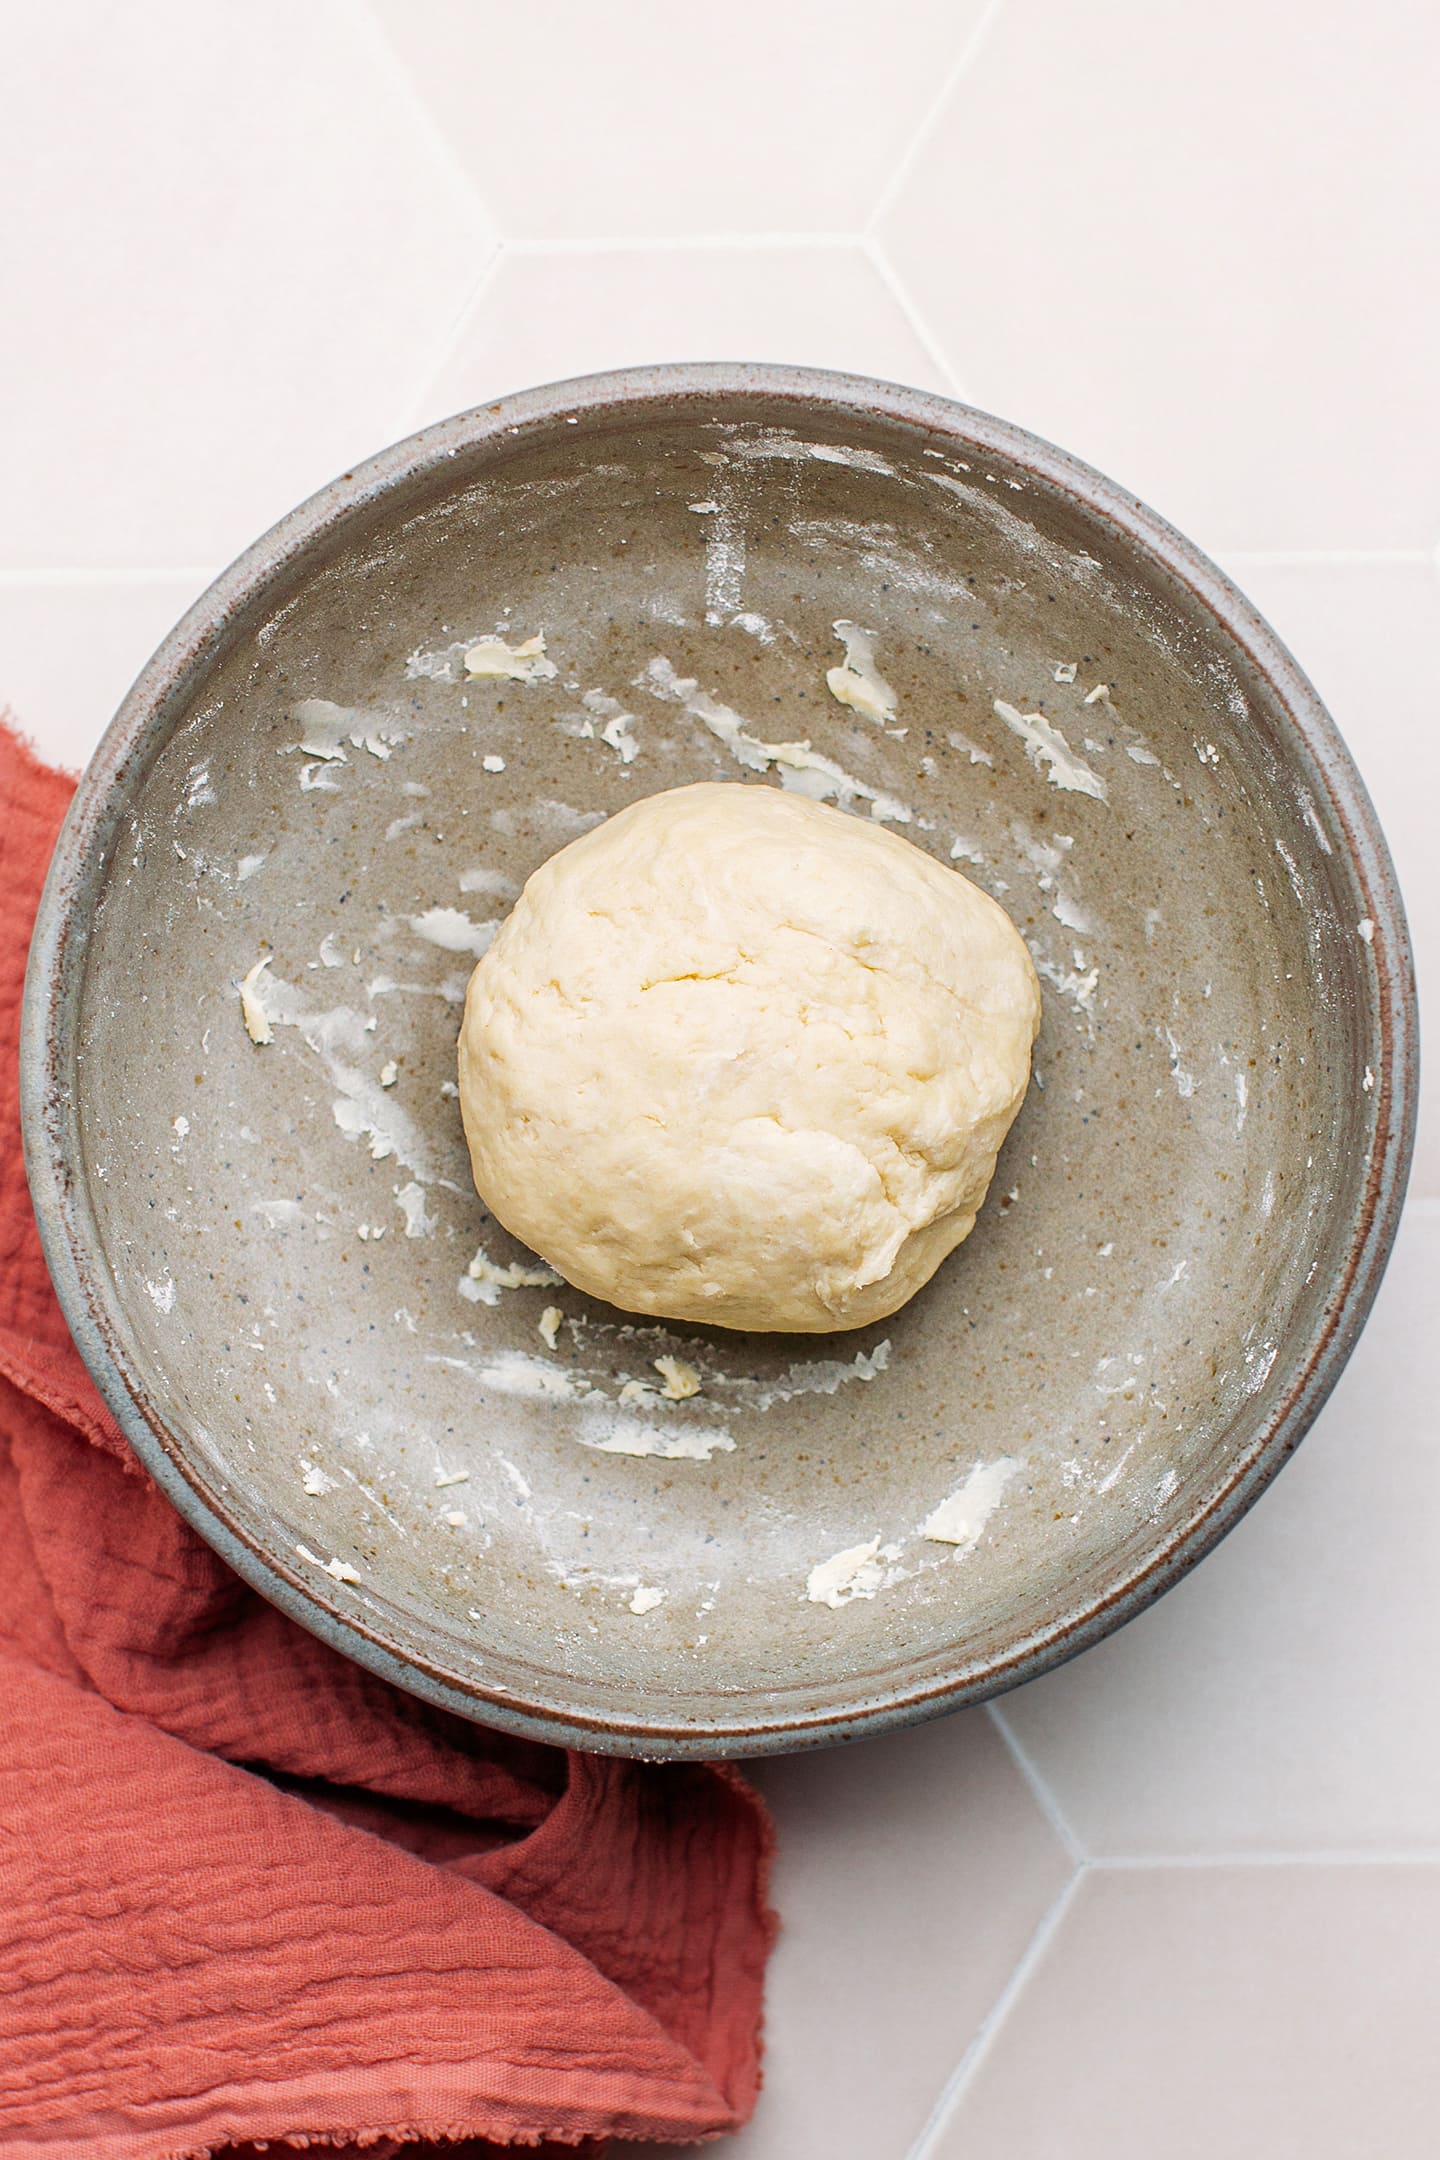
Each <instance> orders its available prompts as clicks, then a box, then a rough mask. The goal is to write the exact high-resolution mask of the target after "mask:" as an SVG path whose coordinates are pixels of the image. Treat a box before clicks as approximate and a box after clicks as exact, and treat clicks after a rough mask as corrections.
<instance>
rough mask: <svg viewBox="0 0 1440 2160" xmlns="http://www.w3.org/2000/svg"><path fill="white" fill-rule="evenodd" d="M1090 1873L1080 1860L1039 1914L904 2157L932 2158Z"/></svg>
mask: <svg viewBox="0 0 1440 2160" xmlns="http://www.w3.org/2000/svg"><path fill="white" fill-rule="evenodd" d="M1089 1872H1090V1866H1089V1862H1088V1861H1085V1860H1082V1861H1081V1862H1080V1865H1079V1866H1078V1867H1077V1868H1076V1870H1075V1872H1074V1874H1073V1875H1072V1876H1071V1877H1070V1879H1069V1881H1068V1882H1067V1883H1066V1884H1065V1886H1064V1888H1063V1889H1062V1890H1061V1891H1060V1893H1059V1895H1058V1896H1057V1897H1056V1898H1055V1899H1054V1900H1053V1901H1052V1903H1051V1905H1050V1908H1049V1910H1048V1911H1047V1912H1046V1913H1045V1914H1044V1915H1043V1917H1042V1918H1041V1921H1040V1924H1039V1926H1038V1927H1037V1928H1036V1930H1035V1932H1034V1934H1033V1935H1032V1936H1031V1937H1030V1940H1029V1942H1028V1943H1027V1944H1026V1945H1025V1948H1024V1950H1023V1951H1022V1952H1021V1955H1020V1960H1019V1963H1018V1964H1017V1965H1016V1967H1015V1970H1014V1971H1013V1972H1012V1973H1011V1975H1010V1978H1009V1979H1008V1980H1007V1981H1006V1983H1005V1985H1004V1987H1003V1988H1002V1989H1001V1990H1000V1993H999V1994H998V1995H997V1996H996V1998H995V2000H994V2002H993V2003H992V2004H991V2005H990V2008H989V2010H988V2011H987V2012H986V2013H985V2016H984V2017H983V2018H982V2019H981V2021H980V2024H979V2027H978V2028H977V2030H976V2033H975V2036H974V2038H973V2039H972V2040H971V2042H970V2045H969V2047H967V2048H966V2050H965V2053H964V2054H963V2055H962V2056H961V2058H960V2060H959V2062H958V2063H957V2064H956V2065H955V2068H954V2069H953V2070H952V2071H951V2073H950V2075H949V2077H948V2078H947V2079H946V2080H945V2083H944V2085H943V2087H942V2088H941V2092H940V2097H939V2099H938V2100H937V2101H936V2102H935V2105H934V2107H933V2108H932V2109H931V2111H930V2118H929V2120H928V2122H927V2123H926V2124H925V2126H924V2128H923V2129H922V2130H921V2132H920V2135H919V2136H918V2137H917V2138H916V2140H915V2142H914V2144H913V2145H912V2146H911V2147H910V2150H909V2152H908V2154H907V2155H906V2160H935V2155H936V2153H937V2151H938V2146H937V2142H936V2141H937V2140H938V2139H939V2138H940V2137H942V2136H943V2134H944V2132H945V2131H946V2129H947V2128H948V2127H949V2125H950V2123H951V2121H952V2119H953V2118H954V2116H955V2114H956V2112H957V2110H958V2109H959V2107H960V2105H961V2103H962V2101H963V2100H964V2098H965V2094H966V2092H967V2090H968V2088H969V2086H970V2084H971V2082H972V2080H973V2079H974V2077H975V2074H976V2072H977V2071H978V2070H979V2069H980V2067H981V2065H982V2064H983V2062H984V2060H985V2057H986V2056H987V2055H988V2054H989V2052H990V2049H991V2047H992V2046H993V2044H994V2042H995V2040H996V2039H997V2038H998V2037H999V2035H1000V2033H1001V2032H1002V2031H1003V2029H1004V2027H1005V2024H1006V2022H1007V2020H1008V2018H1009V2016H1010V2013H1011V2011H1012V2010H1013V2009H1014V2008H1015V2005H1016V2004H1017V2003H1018V2002H1019V2000H1020V1997H1021V1995H1022V1994H1023V1993H1024V1991H1025V1988H1026V1985H1027V1983H1028V1982H1029V1980H1030V1977H1031V1975H1032V1973H1034V1972H1035V1970H1036V1969H1037V1967H1038V1966H1039V1965H1040V1964H1041V1963H1042V1962H1043V1960H1044V1958H1045V1954H1046V1952H1047V1951H1048V1950H1049V1948H1050V1945H1051V1943H1052V1942H1053V1941H1054V1940H1055V1937H1056V1936H1057V1935H1058V1934H1059V1932H1060V1927H1061V1924H1062V1922H1063V1921H1064V1919H1065V1916H1066V1914H1067V1913H1068V1912H1069V1910H1070V1907H1071V1906H1072V1905H1073V1904H1074V1902H1075V1899H1076V1897H1077V1895H1078V1893H1079V1890H1080V1885H1081V1884H1082V1883H1083V1882H1084V1880H1085V1878H1086V1876H1087V1875H1088V1874H1089Z"/></svg>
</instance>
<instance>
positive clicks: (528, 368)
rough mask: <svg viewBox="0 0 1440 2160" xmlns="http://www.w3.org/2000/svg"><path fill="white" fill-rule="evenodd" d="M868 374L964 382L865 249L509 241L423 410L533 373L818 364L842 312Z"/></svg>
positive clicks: (484, 393) (422, 415) (518, 384)
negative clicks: (947, 370)
mask: <svg viewBox="0 0 1440 2160" xmlns="http://www.w3.org/2000/svg"><path fill="white" fill-rule="evenodd" d="M837 316H844V317H845V319H846V323H847V329H846V333H845V350H846V352H847V353H848V355H849V364H850V365H851V366H852V367H854V368H855V369H857V370H859V371H860V372H861V373H864V374H870V375H880V376H884V377H887V378H890V379H892V380H898V381H902V382H911V383H919V384H921V385H922V386H923V387H924V388H926V389H934V390H940V391H943V392H948V391H950V389H951V385H950V383H949V382H948V380H947V379H946V378H945V376H944V375H943V373H942V372H941V370H940V369H939V367H938V366H937V365H936V363H935V362H934V361H933V360H932V359H931V358H930V356H929V355H928V354H927V352H926V350H925V347H924V346H923V345H922V343H921V342H920V339H919V338H918V337H917V336H916V334H915V331H914V328H913V327H912V325H911V323H910V321H909V320H908V318H907V317H906V315H905V313H904V311H903V309H902V308H901V306H900V304H899V303H898V302H897V301H896V300H895V298H894V297H893V296H892V294H891V292H890V290H889V288H888V287H887V286H886V284H885V283H884V281H883V279H882V278H881V276H880V274H879V272H878V271H877V269H876V267H875V265H874V263H873V262H872V261H871V259H870V258H869V256H868V255H867V254H865V253H863V252H862V251H861V250H860V249H859V248H858V247H819V246H813V245H811V246H802V247H725V248H710V247H690V248H675V249H667V250H666V251H665V252H664V253H663V255H657V254H656V253H655V251H654V250H652V249H605V250H603V251H600V252H587V253H581V254H567V255H554V254H548V253H547V254H527V253H524V252H512V251H511V250H509V249H506V250H505V251H503V252H502V254H501V257H500V259H499V261H498V263H497V265H496V267H495V270H494V273H493V275H492V276H491V277H489V278H487V280H486V282H485V285H484V287H483V289H482V291H481V292H480V294H479V296H478V298H477V300H476V301H475V303H474V305H473V306H472V308H471V311H470V313H469V315H468V316H467V319H466V322H465V324H464V326H463V328H462V330H461V333H460V336H459V339H458V341H457V343H456V346H455V349H454V351H453V352H451V353H450V354H449V355H448V357H447V358H446V360H445V362H444V364H443V366H442V367H441V369H440V371H439V374H438V376H437V378H436V379H435V381H433V382H432V383H430V384H429V385H428V386H427V388H426V391H425V395H424V398H423V400H422V402H421V405H420V407H419V410H418V414H417V419H423V420H431V419H439V418H441V417H442V416H443V415H444V414H446V413H451V412H458V411H459V410H460V409H461V408H462V407H463V406H466V405H474V404H478V403H480V402H481V401H482V400H483V399H485V398H490V397H496V396H498V395H500V394H501V393H502V392H503V391H506V390H520V389H524V388H525V387H526V385H528V384H530V383H541V382H552V381H554V380H555V379H556V378H557V377H559V376H562V375H573V374H587V373H590V372H591V371H593V370H595V369H598V368H612V367H633V366H635V365H636V364H637V363H640V362H643V361H647V360H654V359H657V358H663V359H666V360H744V359H750V358H752V357H753V355H754V354H755V353H756V352H759V351H762V350H763V351H765V352H767V353H771V354H774V355H775V356H776V357H779V356H782V355H783V356H784V358H786V359H787V360H791V361H796V362H800V363H802V364H808V365H810V366H815V367H824V366H830V365H832V364H833V363H834V359H835V354H836V335H835V318H836V317H837Z"/></svg>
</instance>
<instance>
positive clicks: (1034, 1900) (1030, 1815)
mask: <svg viewBox="0 0 1440 2160" xmlns="http://www.w3.org/2000/svg"><path fill="white" fill-rule="evenodd" d="M755 1768H756V1782H757V1783H758V1784H759V1785H760V1786H761V1787H762V1789H763V1790H764V1792H765V1794H766V1796H767V1797H768V1799H769V1801H770V1803H771V1805H772V1807H773V1808H774V1810H775V1817H776V1823H777V1826H778V1829H779V1833H780V1848H779V1855H778V1858H777V1861H776V1868H775V1882H774V1896H775V1901H776V1904H777V1905H778V1907H779V1910H780V1912H781V1915H782V1928H783V1931H782V1933H781V1937H780V1941H779V1943H778V1945H777V1947H776V1951H775V1957H774V1963H773V1966H772V1970H771V1979H770V1990H769V2007H768V2010H767V2015H766V2030H767V2041H768V2047H767V2058H768V2067H767V2070H766V2077H765V2089H764V2091H763V2093H762V2094H761V2098H760V2105H759V2107H758V2108H757V2109H756V2112H755V2120H754V2122H753V2123H752V2124H751V2126H750V2128H749V2129H748V2130H745V2131H742V2132H741V2134H740V2135H739V2136H738V2137H736V2138H732V2139H727V2140H726V2141H725V2142H724V2145H723V2147H722V2148H720V2149H722V2150H723V2151H724V2152H725V2153H726V2154H727V2155H729V2154H732V2153H733V2154H734V2156H735V2160H741V2156H742V2155H743V2156H744V2160H808V2156H809V2155H811V2154H814V2155H817V2156H818V2155H821V2154H823V2155H825V2156H826V2160H842V2156H849V2155H852V2154H853V2155H854V2156H855V2160H862V2156H863V2160H905V2155H906V2154H907V2153H908V2152H909V2151H910V2148H911V2145H912V2144H913V2142H914V2140H915V2139H916V2137H917V2136H918V2135H919V2133H920V2132H921V2130H922V2129H923V2127H924V2125H925V2122H926V2118H927V2117H928V2115H929V2114H930V2111H931V2109H932V2107H933V2105H934V2102H935V2098H936V2095H937V2093H938V2092H939V2091H940V2089H941V2087H942V2086H943V2085H944V2083H945V2080H946V2077H947V2076H948V2074H949V2072H950V2070H951V2068H952V2066H953V2065H954V2064H955V2063H956V2062H957V2061H958V2060H959V2058H960V2057H961V2056H962V2055H963V2053H964V2052H965V2050H966V2048H967V2047H968V2046H969V2045H970V2043H971V2041H972V2040H973V2038H974V2036H975V2034H976V2032H977V2030H978V2029H979V2026H980V2023H981V2021H982V2019H983V2018H984V2017H985V2015H986V2013H987V2012H988V2011H989V2009H990V2007H991V2005H992V2003H993V2002H994V2001H995V1999H996V1997H997V1996H998V1995H999V1994H1000V1992H1001V1990H1002V1989H1003V1988H1004V1986H1005V1983H1006V1981H1007V1979H1008V1978H1009V1976H1010V1974H1011V1972H1012V1971H1013V1970H1014V1968H1015V1965H1016V1963H1017V1962H1018V1960H1019V1959H1020V1957H1021V1956H1022V1954H1023V1952H1024V1950H1025V1948H1026V1945H1027V1944H1028V1943H1029V1941H1030V1939H1031V1937H1032V1935H1033V1934H1034V1932H1035V1930H1036V1928H1037V1927H1038V1926H1039V1925H1040V1923H1041V1921H1042V1920H1043V1918H1044V1916H1045V1914H1046V1913H1047V1911H1048V1910H1049V1909H1050V1907H1051V1906H1052V1904H1053V1902H1054V1900H1055V1899H1056V1897H1057V1896H1058V1894H1059V1893H1060V1891H1061V1890H1062V1889H1063V1888H1064V1886H1065V1884H1066V1883H1067V1882H1068V1880H1069V1879H1070V1876H1071V1874H1072V1872H1073V1862H1072V1861H1071V1858H1070V1856H1069V1854H1068V1852H1067V1851H1066V1849H1065V1847H1064V1846H1063V1845H1062V1844H1061V1842H1060V1840H1059V1838H1058V1837H1057V1836H1056V1834H1055V1832H1054V1831H1053V1830H1052V1829H1051V1827H1050V1825H1049V1823H1048V1822H1047V1821H1046V1820H1045V1818H1044V1816H1043V1815H1042V1814H1041V1812H1040V1810H1039V1808H1038V1807H1037V1806H1036V1804H1035V1801H1034V1799H1033V1798H1032V1796H1031V1794H1030V1792H1029V1790H1028V1788H1027V1787H1026V1785H1025V1783H1024V1782H1023V1780H1022V1779H1021V1777H1020V1775H1019V1774H1018V1772H1017V1771H1016V1769H1015V1767H1014V1765H1013V1763H1012V1762H1011V1760H1010V1758H1009V1755H1008V1753H1007V1751H1006V1748H1005V1745H1004V1743H1003V1741H1002V1740H1001V1738H1000V1735H999V1733H998V1732H997V1730H996V1728H995V1726H994V1724H993V1723H992V1722H991V1720H990V1718H989V1717H988V1715H987V1714H986V1712H985V1711H983V1710H974V1711H967V1712H965V1713H963V1714H962V1715H961V1716H959V1717H954V1718H946V1719H942V1720H941V1721H940V1722H939V1723H937V1724H934V1725H926V1726H921V1727H920V1728H919V1729H918V1730H916V1731H913V1732H908V1733H901V1734H897V1735H896V1736H895V1737H894V1738H891V1739H886V1740H878V1741H869V1742H866V1743H865V1744H864V1745H862V1746H859V1747H853V1748H846V1749H842V1750H841V1751H839V1752H838V1753H837V1752H828V1753H826V1754H823V1755H804V1756H796V1757H794V1758H792V1759H790V1760H789V1761H781V1762H774V1763H767V1764H763V1765H757V1766H755ZM651 2149H652V2150H656V2151H658V2150H660V2149H661V2148H651Z"/></svg>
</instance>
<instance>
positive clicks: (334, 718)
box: [290, 697, 358, 765]
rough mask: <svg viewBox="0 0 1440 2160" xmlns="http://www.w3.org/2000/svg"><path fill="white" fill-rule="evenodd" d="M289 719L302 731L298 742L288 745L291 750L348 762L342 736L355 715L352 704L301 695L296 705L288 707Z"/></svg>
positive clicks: (329, 759)
mask: <svg viewBox="0 0 1440 2160" xmlns="http://www.w3.org/2000/svg"><path fill="white" fill-rule="evenodd" d="M290 718H291V719H292V720H293V721H294V722H295V724H296V726H297V727H298V728H299V729H300V731H301V733H300V740H299V742H296V743H291V745H290V748H291V749H292V750H301V751H303V752H304V754H305V756H306V757H310V758H319V759H321V761H322V762H330V761H333V762H334V763H335V764H337V765H344V764H345V763H346V762H347V760H346V756H345V748H344V745H345V738H346V736H347V735H348V734H349V733H350V732H351V730H352V728H353V727H354V725H355V722H356V719H357V718H358V715H357V713H356V711H355V708H354V706H353V705H335V704H332V702H331V700H330V699H329V698H319V697H311V698H302V699H301V700H300V703H299V704H298V705H292V706H291V708H290Z"/></svg>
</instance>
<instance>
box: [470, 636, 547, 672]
mask: <svg viewBox="0 0 1440 2160" xmlns="http://www.w3.org/2000/svg"><path fill="white" fill-rule="evenodd" d="M465 672H466V674H467V675H474V676H479V677H480V678H481V679H482V680H486V681H491V682H494V681H501V682H526V683H528V682H549V681H550V680H551V678H552V677H553V676H556V675H558V674H559V672H560V670H559V669H558V668H557V667H556V665H555V663H554V661H553V660H547V659H546V657H545V633H544V631H543V630H537V631H536V633H535V635H534V637H530V638H526V640H525V642H524V644H523V645H507V644H506V642H505V640H504V638H500V637H487V638H480V639H478V640H477V641H476V643H475V644H473V645H472V646H470V647H469V649H468V651H467V652H466V654H465Z"/></svg>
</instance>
